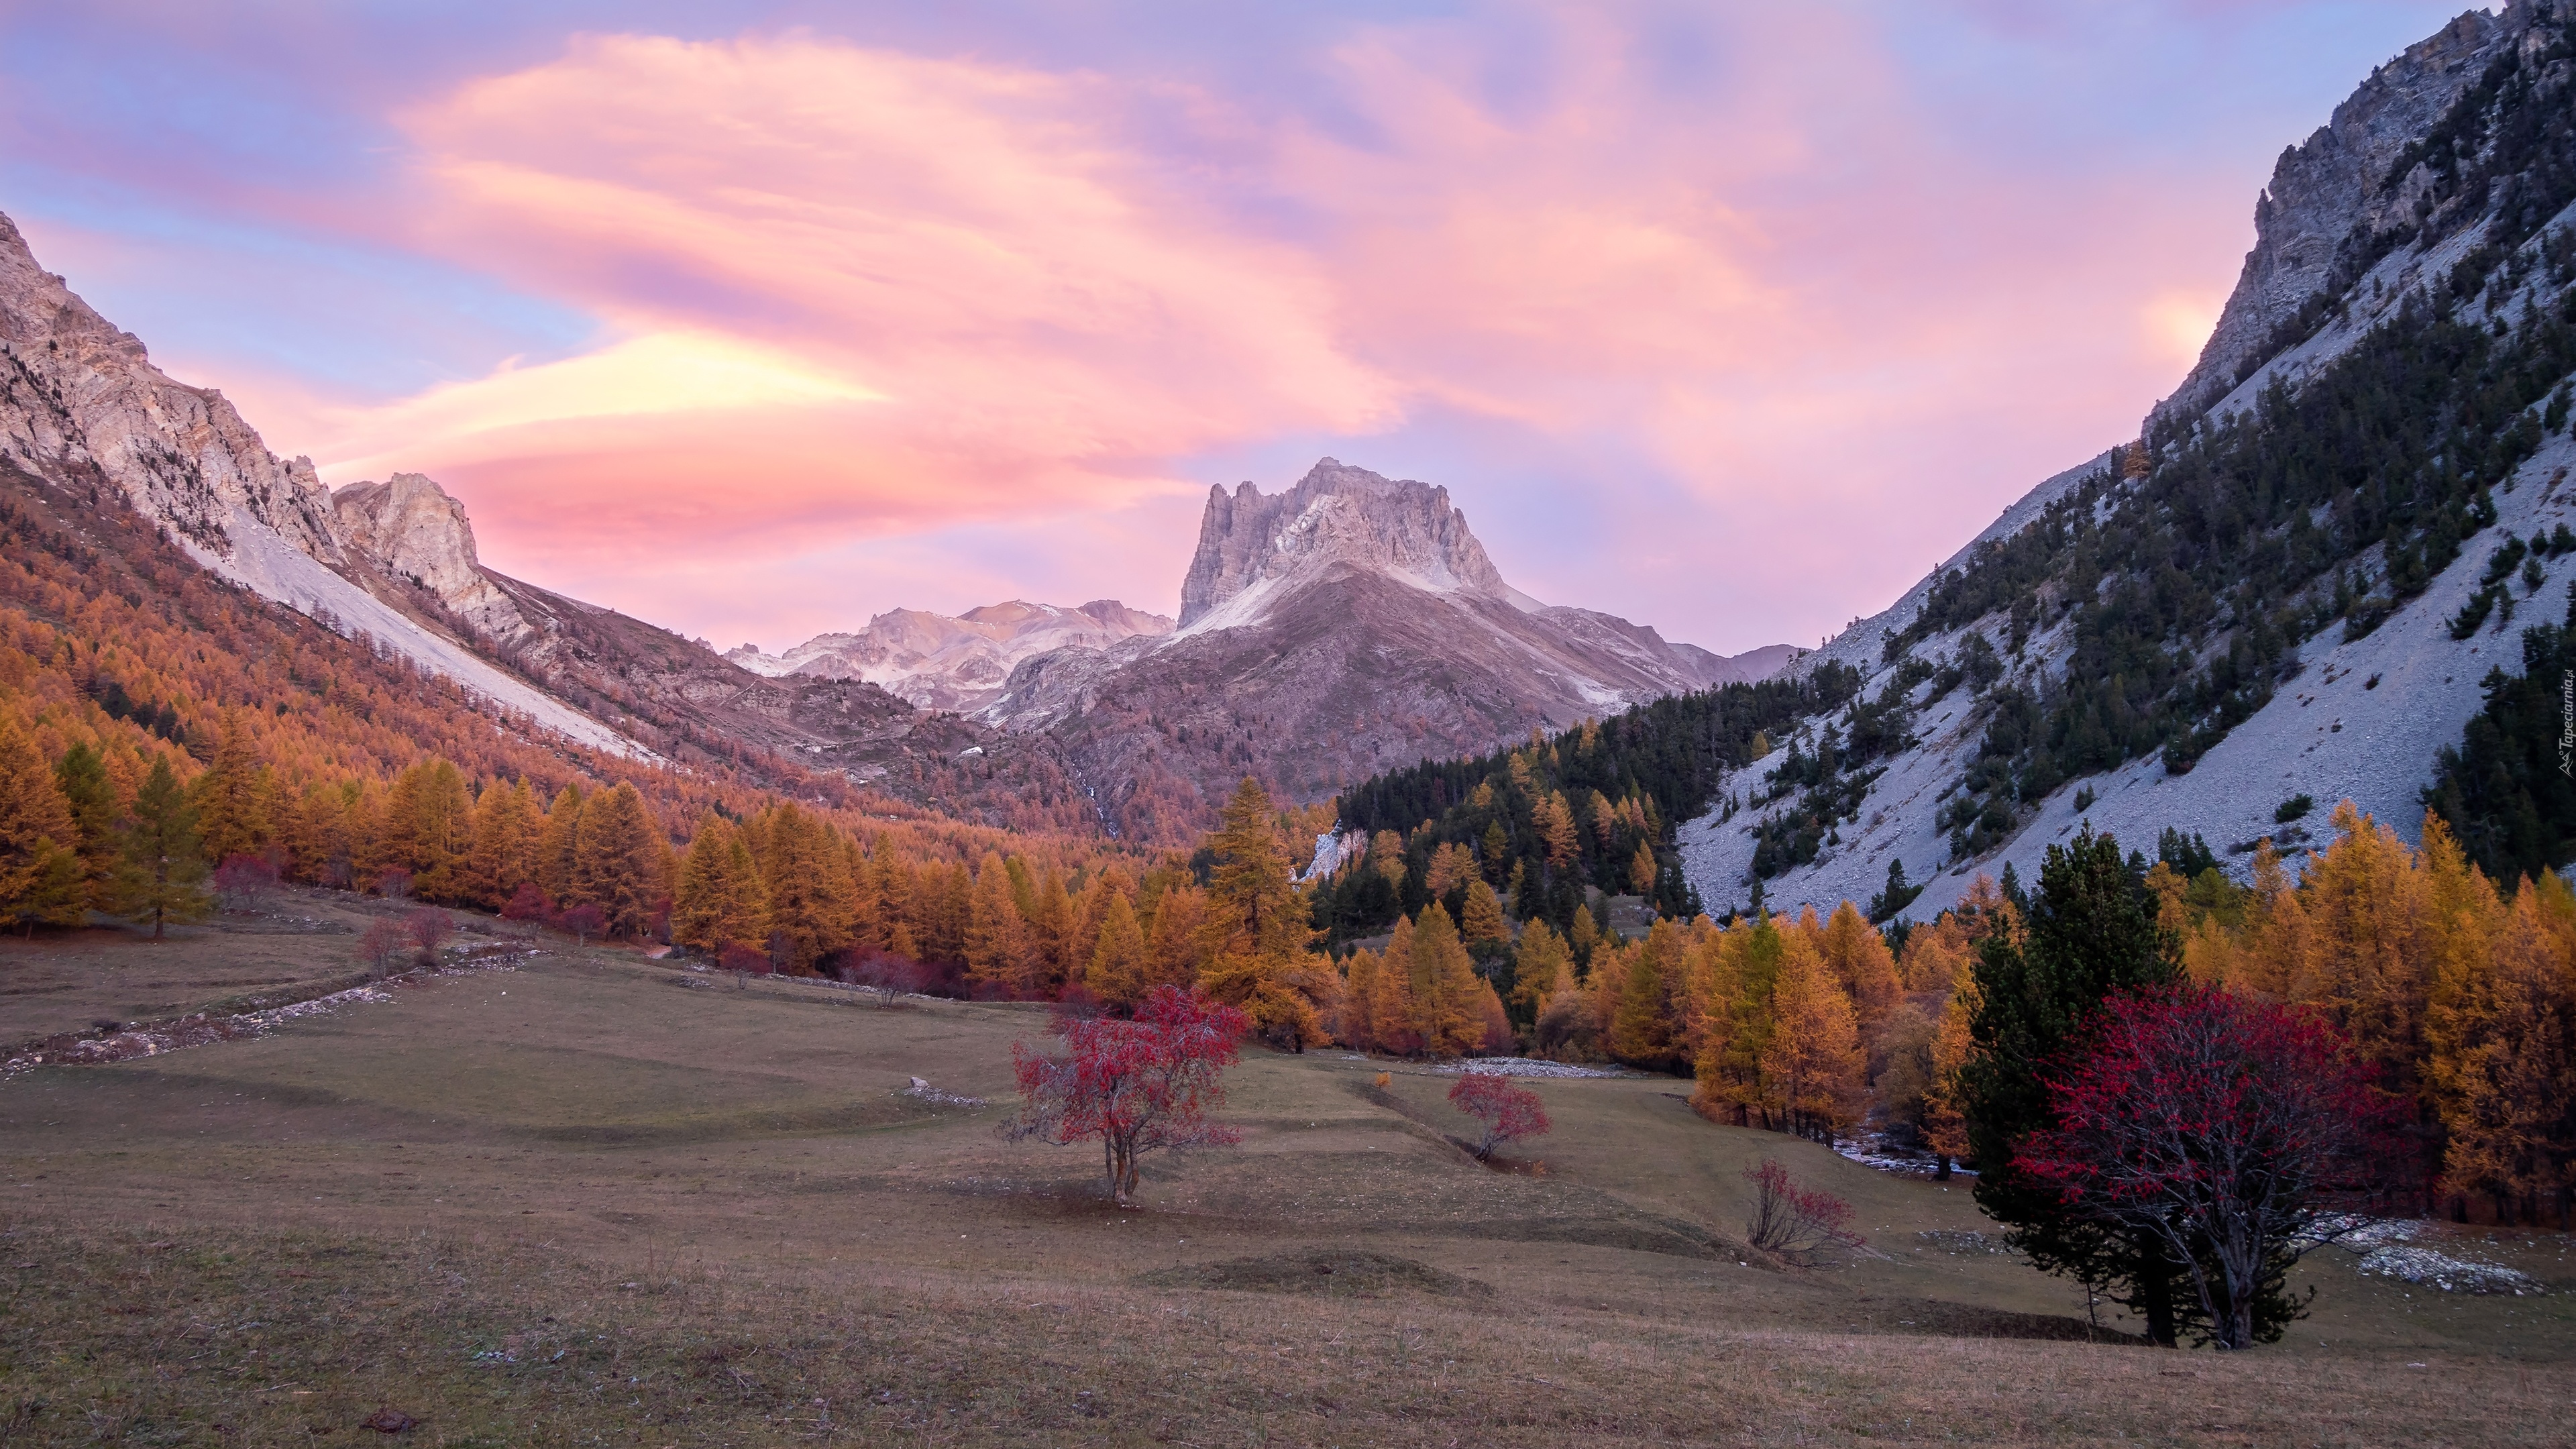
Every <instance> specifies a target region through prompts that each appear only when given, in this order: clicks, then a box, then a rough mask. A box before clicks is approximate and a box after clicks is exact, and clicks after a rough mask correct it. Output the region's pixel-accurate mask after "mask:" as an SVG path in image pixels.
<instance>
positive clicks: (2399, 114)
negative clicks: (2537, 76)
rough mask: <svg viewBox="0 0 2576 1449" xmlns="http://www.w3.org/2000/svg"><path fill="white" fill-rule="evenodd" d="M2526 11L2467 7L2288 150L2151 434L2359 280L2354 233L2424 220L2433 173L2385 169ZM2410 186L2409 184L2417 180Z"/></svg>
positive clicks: (2201, 404)
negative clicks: (2214, 318) (2223, 295)
mask: <svg viewBox="0 0 2576 1449" xmlns="http://www.w3.org/2000/svg"><path fill="white" fill-rule="evenodd" d="M2521 9H2522V10H2523V12H2524V14H2522V15H2519V16H2517V15H2513V14H2510V13H2508V14H2507V15H2505V16H2496V15H2490V14H2488V13H2487V12H2485V11H2483V10H2471V11H2468V12H2466V13H2464V14H2462V15H2461V16H2460V17H2459V18H2458V19H2456V20H2454V21H2452V22H2451V23H2450V24H2449V25H2446V26H2444V27H2443V28H2442V29H2441V30H2440V31H2439V32H2437V33H2436V34H2434V35H2432V36H2430V37H2428V38H2427V39H2424V40H2421V41H2418V42H2416V43H2415V44H2413V45H2410V46H2408V47H2407V48H2406V50H2405V52H2404V53H2403V54H2401V55H2399V56H2398V57H2397V58H2396V59H2395V60H2392V61H2390V62H2389V63H2388V64H2386V65H2384V66H2382V67H2380V68H2379V69H2378V70H2377V71H2374V72H2372V74H2371V76H2370V78H2369V79H2368V80H2366V81H2364V82H2362V84H2361V87H2360V88H2359V89H2358V90H2355V91H2354V92H2353V93H2352V95H2351V97H2350V98H2349V99H2347V100H2345V101H2344V103H2343V104H2342V105H2340V106H2337V107H2335V111H2334V116H2333V119H2331V120H2329V121H2328V122H2327V123H2326V124H2325V125H2323V126H2320V127H2318V128H2317V130H2316V133H2315V134H2313V135H2311V136H2309V137H2308V139H2307V140H2306V141H2305V142H2303V143H2301V144H2299V145H2297V146H2293V147H2290V148H2288V149H2287V150H2285V151H2283V152H2282V153H2281V159H2280V162H2279V164H2278V165H2276V166H2274V167H2273V169H2272V184H2271V185H2270V186H2268V187H2266V188H2265V189H2264V191H2263V194H2262V195H2261V196H2260V197H2257V198H2256V199H2255V202H2254V249H2253V250H2252V251H2250V252H2247V253H2246V254H2245V268H2244V271H2243V272H2242V273H2240V274H2239V276H2238V278H2237V282H2236V290H2235V291H2234V292H2233V293H2231V294H2230V295H2229V297H2228V299H2227V308H2226V310H2225V311H2224V312H2222V313H2221V314H2220V315H2219V319H2218V326H2217V329H2216V330H2215V331H2213V332H2211V334H2210V337H2209V342H2208V344H2207V345H2206V346H2204V347H2203V348H2202V349H2201V354H2200V362H2199V364H2198V365H2197V366H2195V367H2194V368H2193V369H2192V370H2191V375H2190V376H2188V377H2186V378H2184V379H2183V383H2182V386H2181V387H2179V388H2177V389H2176V390H2175V391H2174V394H2173V396H2171V397H2169V398H2167V399H2165V400H2164V401H2163V402H2162V403H2159V404H2158V405H2157V406H2156V410H2155V412H2154V413H2152V414H2150V416H2149V422H2148V428H2149V431H2150V432H2153V431H2154V430H2155V424H2156V422H2157V421H2159V420H2161V419H2164V418H2167V417H2174V418H2185V419H2187V418H2190V417H2194V416H2197V415H2198V414H2200V413H2202V412H2204V411H2206V410H2207V409H2208V408H2209V406H2210V405H2211V404H2212V403H2215V402H2217V401H2218V400H2219V399H2220V398H2222V397H2225V396H2226V395H2227V394H2228V393H2229V392H2230V391H2231V390H2233V389H2234V388H2235V386H2236V385H2237V383H2239V382H2240V381H2242V380H2243V378H2244V375H2245V373H2246V372H2247V370H2248V369H2249V368H2250V367H2251V366H2253V365H2255V364H2259V363H2261V362H2262V361H2264V360H2265V357H2266V355H2267V354H2268V352H2269V351H2272V350H2277V349H2278V348H2279V347H2280V346H2281V345H2282V343H2284V342H2286V341H2289V340H2291V339H2288V338H2284V337H2282V336H2280V335H2279V334H2280V329H2281V328H2282V326H2283V325H2284V324H2285V323H2288V322H2290V321H2292V320H2293V319H2295V318H2296V317H2298V315H2299V312H2300V309H2301V308H2303V307H2305V306H2307V305H2308V303H2309V302H2310V300H2311V299H2313V298H2316V297H2318V296H2319V295H2321V294H2323V293H2325V292H2326V291H2328V290H2329V289H2330V288H2334V287H2337V286H2338V285H2339V284H2340V283H2349V282H2350V280H2351V278H2350V277H2349V276H2348V275H2346V276H2341V277H2338V274H2337V272H2338V266H2339V264H2342V263H2344V262H2346V261H2347V259H2348V258H2349V255H2350V251H2349V248H2350V247H2351V245H2352V244H2353V242H2354V240H2355V238H2356V237H2358V238H2365V239H2366V238H2369V237H2372V236H2376V235H2378V234H2381V233H2384V232H2387V231H2390V230H2393V229H2395V228H2398V227H2404V226H2411V225H2413V224H2414V223H2416V222H2417V221H2419V220H2421V219H2422V218H2421V217H2419V216H2418V215H2417V211H2416V204H2417V202H2418V201H2419V200H2421V199H2422V198H2423V196H2424V191H2425V186H2426V183H2427V182H2428V181H2429V179H2430V173H2429V171H2428V170H2427V169H2426V168H2425V167H2424V166H2423V164H2422V163H2421V162H2418V163H2416V165H2415V166H2413V167H2410V168H2409V170H2410V172H2412V173H2413V174H2412V175H2410V176H2409V177H2408V178H2405V179H2404V180H2402V181H2400V182H2399V184H2398V185H2396V186H2394V187H2391V186H2389V185H2388V182H2389V181H2390V179H2391V178H2390V176H2389V171H2390V169H2391V168H2392V167H2393V166H2394V165H2395V164H2396V163H2397V161H2398V160H2399V159H2400V158H2401V157H2402V156H2403V155H2404V154H2405V151H2406V148H2407V147H2408V146H2409V145H2410V144H2412V143H2413V142H2414V141H2415V140H2416V139H2417V138H2418V137H2420V136H2423V135H2424V134H2425V133H2427V132H2428V131H2430V130H2431V129H2432V128H2433V124H2434V123H2435V122H2436V121H2438V120H2440V119H2441V117H2442V114H2443V112H2445V111H2447V110H2449V109H2450V108H2451V106H2452V104H2453V103H2454V102H2455V101H2457V100H2458V99H2459V98H2460V93H2461V92H2462V91H2463V90H2465V89H2467V88H2468V87H2469V86H2471V85H2474V84H2475V83H2476V82H2477V80H2478V78H2479V76H2480V75H2481V74H2483V73H2484V71H2485V69H2486V67H2487V64H2488V62H2489V61H2491V60H2492V59H2494V57H2495V55H2496V54H2497V52H2498V50H2499V49H2500V48H2501V47H2503V46H2506V45H2510V44H2513V43H2516V42H2517V41H2518V40H2519V39H2520V38H2521V37H2522V36H2523V35H2525V34H2527V33H2528V27H2527V23H2526V22H2527V19H2528V14H2529V11H2530V7H2529V6H2528V5H2526V6H2523V7H2521ZM2410 183H2411V184H2410Z"/></svg>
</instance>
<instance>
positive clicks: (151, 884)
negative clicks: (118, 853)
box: [115, 755, 214, 941]
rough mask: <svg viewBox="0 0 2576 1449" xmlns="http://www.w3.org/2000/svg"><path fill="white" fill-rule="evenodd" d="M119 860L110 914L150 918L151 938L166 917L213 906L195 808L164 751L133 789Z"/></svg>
mask: <svg viewBox="0 0 2576 1449" xmlns="http://www.w3.org/2000/svg"><path fill="white" fill-rule="evenodd" d="M121 844H122V847H123V851H122V854H123V861H122V863H121V865H120V867H119V869H118V871H117V876H116V892H115V902H116V904H115V909H116V913H117V914H119V915H122V916H126V917H129V918H131V919H133V920H134V921H136V922H137V923H141V922H144V921H150V922H151V923H152V939H154V940H156V941H158V940H160V939H161V935H162V930H163V927H164V926H166V925H167V924H168V923H170V922H172V921H181V922H185V921H195V920H202V919H204V918H205V915H206V913H207V912H208V911H209V910H212V909H213V907H214V902H213V900H212V899H211V898H210V897H209V896H208V895H207V894H206V886H205V881H206V853H205V847H204V843H203V842H202V840H201V839H200V838H199V836H198V834H197V807H196V806H195V805H193V804H191V803H190V802H189V800H188V794H187V791H185V790H183V789H181V788H180V786H179V777H178V776H177V775H175V774H172V773H171V771H170V760H169V757H168V756H166V755H155V756H154V757H153V759H152V772H151V773H150V774H148V775H146V776H144V777H143V784H142V786H141V787H140V788H139V789H137V790H136V791H135V792H134V814H133V816H132V817H131V818H130V819H129V820H127V822H126V825H125V829H124V832H123V835H122V841H121Z"/></svg>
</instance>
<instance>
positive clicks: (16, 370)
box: [0, 216, 642, 754]
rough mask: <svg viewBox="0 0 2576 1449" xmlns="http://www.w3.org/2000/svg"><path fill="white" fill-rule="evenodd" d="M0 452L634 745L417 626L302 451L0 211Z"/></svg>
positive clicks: (544, 716) (304, 608)
mask: <svg viewBox="0 0 2576 1449" xmlns="http://www.w3.org/2000/svg"><path fill="white" fill-rule="evenodd" d="M0 458H6V459H7V460H8V461H10V462H12V463H14V464H16V465H17V466H18V467H20V468H21V469H23V470H25V471H26V472H27V473H28V474H29V475H31V476H34V477H37V478H40V479H45V480H48V481H50V482H53V483H56V484H58V485H60V486H63V487H66V488H71V489H76V490H78V491H80V492H82V493H83V494H85V495H91V494H94V495H95V497H96V500H97V502H98V503H100V504H102V505H103V504H105V503H106V502H107V500H108V498H109V497H110V496H115V497H118V498H120V499H121V501H122V502H123V503H124V504H125V505H126V506H128V507H131V508H132V509H133V510H134V511H135V512H136V513H138V514H140V515H142V516H143V517H144V518H146V519H149V520H151V521H152V522H153V523H155V524H157V525H159V526H160V527H161V528H163V529H165V530H167V532H168V533H169V535H170V538H171V541H172V542H173V543H174V544H176V545H177V546H178V547H179V548H181V549H183V550H185V551H186V553H187V555H188V556H189V557H190V558H191V559H193V560H195V561H196V563H197V564H198V565H200V566H202V567H204V568H207V569H209V570H211V571H213V572H215V573H217V574H220V575H222V576H223V577H225V578H227V579H230V580H232V581H233V582H235V583H237V584H240V585H242V586H244V587H247V588H249V589H251V590H253V591H254V592H257V593H260V594H262V595H265V596H267V597H268V598H272V599H276V600H278V601H280V602H283V603H287V604H290V605H292V606H293V607H294V608H296V609H297V610H299V611H300V612H302V613H305V614H308V615H312V616H314V617H317V618H328V619H329V620H331V621H333V623H334V625H335V627H337V628H339V629H340V631H341V632H342V633H344V634H349V635H359V634H364V635H366V636H368V637H369V638H372V639H375V640H377V641H379V642H381V643H383V644H385V645H386V646H388V647H390V648H393V649H394V650H396V651H397V652H399V653H401V654H403V655H405V656H406V657H408V658H410V659H411V660H412V661H413V662H414V663H415V664H417V665H419V666H420V667H421V668H424V669H427V670H430V671H431V672H433V673H437V674H442V675H445V676H447V677H448V678H451V679H454V680H456V681H457V682H458V683H460V684H462V685H463V686H465V687H466V688H467V689H469V690H471V691H472V692H473V693H475V694H477V695H480V696H482V697H483V698H485V699H488V700H491V701H493V702H494V703H497V704H499V705H501V706H503V707H504V708H506V709H508V710H510V711H512V712H513V713H515V714H517V715H520V716H523V717H525V718H526V719H527V720H528V721H529V722H530V723H532V724H533V725H535V726H536V727H537V728H539V729H541V730H545V731H550V732H552V733H554V734H558V735H560V736H562V737H564V738H566V739H569V740H572V741H574V742H577V743H580V744H584V745H589V746H592V747H594V748H599V749H606V750H610V751H612V752H617V753H625V754H637V753H642V751H641V749H640V747H639V746H637V745H636V743H635V742H634V741H632V740H630V739H627V738H626V737H625V736H623V735H622V734H620V733H619V732H618V731H616V730H615V729H613V728H611V727H609V726H607V725H605V724H603V723H602V722H600V721H599V720H596V719H593V718H591V717H590V716H588V715H585V714H583V713H582V712H581V711H579V710H576V709H573V708H571V707H569V706H567V705H565V704H564V703H563V702H562V701H560V700H558V699H555V698H553V697H552V696H550V695H549V694H547V693H546V691H544V690H543V689H540V688H536V687H533V686H531V685H530V683H529V682H528V681H526V680H524V679H520V678H516V677H513V676H512V675H511V674H510V673H509V672H508V671H507V670H504V669H500V668H497V667H495V666H494V665H493V664H491V663H490V662H489V661H486V660H483V659H480V658H478V657H476V656H475V654H474V653H473V651H472V650H470V649H468V648H464V647H462V646H460V645H459V644H458V643H457V642H456V641H455V640H453V639H448V638H443V637H440V636H438V635H437V634H436V633H434V632H431V631H426V630H422V629H420V628H419V627H417V625H416V624H415V623H414V622H413V621H411V620H410V619H408V618H407V617H406V616H405V615H404V614H403V613H402V611H400V610H399V609H397V608H395V607H392V606H390V605H388V604H386V603H385V602H383V601H382V600H381V599H379V598H377V597H376V596H375V595H374V594H371V593H369V592H368V591H367V590H366V589H365V588H363V587H361V586H360V585H358V584H356V583H354V582H352V581H351V580H350V579H349V578H347V577H345V576H344V575H343V573H342V572H341V570H342V569H344V568H345V567H346V566H347V562H348V560H347V555H346V553H345V551H344V550H343V549H342V548H341V546H340V542H339V538H338V535H337V533H336V532H335V530H334V518H333V510H332V505H331V498H330V494H329V492H328V491H327V490H325V489H324V488H323V486H322V482H321V480H320V478H318V477H317V476H315V474H314V471H313V464H312V461H311V460H310V459H306V458H297V459H295V460H293V461H292V462H283V461H280V460H279V459H278V457H277V456H276V455H275V454H273V453H271V452H269V450H268V448H267V446H266V445H265V444H263V443H262V442H261V441H260V438H259V434H257V433H256V432H253V431H252V430H251V427H250V425H249V424H248V423H246V422H244V421H242V417H241V414H240V413H239V412H238V411H236V410H235V409H234V407H233V405H232V404H231V403H230V402H229V401H227V400H226V399H225V398H224V396H223V394H222V393H220V392H217V391H216V390H214V389H212V388H195V387H189V386H187V385H185V384H183V383H180V382H176V381H174V380H172V379H171V378H170V377H169V376H167V375H166V374H164V373H163V372H162V371H161V370H160V369H159V368H157V367H155V366H153V365H152V361H151V358H150V355H149V354H148V353H147V352H146V351H145V350H144V346H143V343H142V342H141V341H140V340H139V339H137V338H136V337H135V336H134V334H132V333H130V332H124V331H120V330H118V329H117V328H116V327H114V326H112V325H110V324H109V323H108V321H107V320H106V319H105V318H102V317H101V316H99V315H98V313H97V312H95V311H93V310H92V309H91V308H90V306H89V305H88V304H87V303H85V302H83V301H82V300H81V299H80V298H79V297H77V296H74V295H73V294H72V292H71V290H70V289H69V288H68V287H66V286H65V285H64V283H63V279H62V278H61V277H59V276H56V275H54V274H52V273H50V272H47V271H45V270H44V269H43V268H42V267H39V266H38V265H37V264H36V259H35V256H34V254H33V253H31V252H30V251H29V250H28V248H27V242H26V238H25V237H23V236H22V235H20V233H19V231H18V228H17V226H16V224H15V223H13V222H11V221H10V220H9V219H8V218H7V217H5V216H0Z"/></svg>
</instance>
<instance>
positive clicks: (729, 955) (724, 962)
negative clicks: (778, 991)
mask: <svg viewBox="0 0 2576 1449" xmlns="http://www.w3.org/2000/svg"><path fill="white" fill-rule="evenodd" d="M716 964H717V965H718V966H721V967H723V968H724V969H725V970H727V971H732V972H737V973H739V974H741V975H744V976H766V975H768V974H769V973H770V971H771V970H772V969H773V968H772V967H771V966H770V964H769V957H768V956H766V955H765V954H763V953H761V952H758V951H755V950H753V949H751V948H750V947H749V946H746V945H744V944H742V943H741V942H740V941H727V942H725V943H724V949H723V950H721V951H718V952H717V953H716Z"/></svg>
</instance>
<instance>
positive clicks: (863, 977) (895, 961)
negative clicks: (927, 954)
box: [849, 946, 931, 1006]
mask: <svg viewBox="0 0 2576 1449" xmlns="http://www.w3.org/2000/svg"><path fill="white" fill-rule="evenodd" d="M849 977H850V980H852V981H854V982H856V983H858V984H859V985H861V986H864V987H866V988H868V989H869V990H870V991H873V992H875V993H876V994H877V1004H878V1005H880V1006H892V1005H894V1004H895V1002H896V1001H897V1000H899V999H901V998H902V997H904V996H906V995H908V994H910V993H912V992H915V991H919V990H920V989H921V988H923V987H925V986H927V985H929V984H930V980H931V971H930V968H929V967H927V966H924V965H922V964H921V963H920V962H918V961H915V960H914V959H912V958H911V957H909V956H904V955H899V954H897V953H896V952H893V951H881V950H879V949H877V948H876V947H873V946H869V947H863V948H862V949H861V950H860V951H859V954H858V959H857V960H855V961H853V962H851V963H850V966H849Z"/></svg>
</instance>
